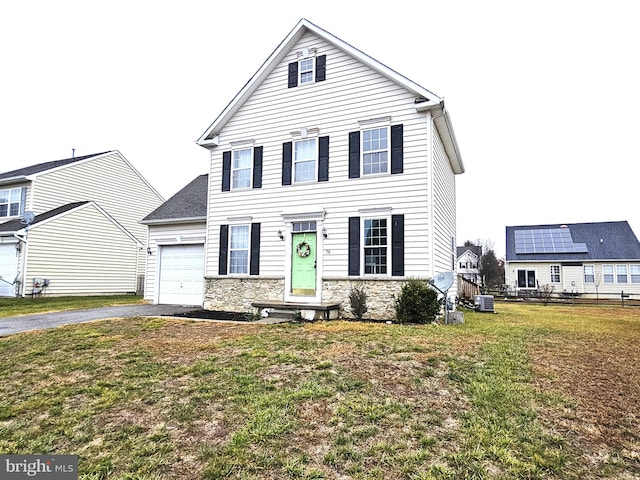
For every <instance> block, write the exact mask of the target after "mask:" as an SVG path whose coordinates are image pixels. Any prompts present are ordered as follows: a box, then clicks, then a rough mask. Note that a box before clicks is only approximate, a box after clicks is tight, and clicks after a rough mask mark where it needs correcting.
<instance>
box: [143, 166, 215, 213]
mask: <svg viewBox="0 0 640 480" xmlns="http://www.w3.org/2000/svg"><path fill="white" fill-rule="evenodd" d="M208 186H209V175H207V174H204V175H200V176H198V177H196V178H195V179H194V180H192V181H191V182H190V183H189V184H188V185H186V186H185V187H184V188H183V189H182V190H180V191H179V192H178V193H176V194H175V195H174V196H173V197H171V198H170V199H169V200H167V201H166V202H164V203H163V204H162V205H160V206H159V207H158V208H156V209H155V210H154V211H153V212H151V213H150V214H149V215H147V216H146V217H145V218H144V219H143V220H142V222H141V223H144V224H147V225H148V224H154V223H172V222H179V221H181V222H184V221H194V220H197V221H205V220H206V217H207V192H208Z"/></svg>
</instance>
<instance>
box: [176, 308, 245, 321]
mask: <svg viewBox="0 0 640 480" xmlns="http://www.w3.org/2000/svg"><path fill="white" fill-rule="evenodd" d="M171 316H172V317H183V318H201V319H205V320H233V321H235V322H248V321H250V320H249V318H248V317H247V315H246V314H245V313H239V312H225V311H222V310H193V311H190V312H184V313H176V314H173V315H171Z"/></svg>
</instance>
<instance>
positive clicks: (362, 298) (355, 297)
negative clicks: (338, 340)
mask: <svg viewBox="0 0 640 480" xmlns="http://www.w3.org/2000/svg"><path fill="white" fill-rule="evenodd" d="M349 304H350V306H351V313H352V315H353V316H354V318H355V319H356V320H362V318H363V317H364V314H365V313H367V311H368V310H369V307H367V292H365V291H364V286H363V285H360V286H354V287H351V290H349Z"/></svg>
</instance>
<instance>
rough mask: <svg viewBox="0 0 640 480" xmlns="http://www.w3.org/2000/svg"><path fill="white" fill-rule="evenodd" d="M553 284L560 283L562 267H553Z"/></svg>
mask: <svg viewBox="0 0 640 480" xmlns="http://www.w3.org/2000/svg"><path fill="white" fill-rule="evenodd" d="M550 273H551V283H560V265H551V272H550Z"/></svg>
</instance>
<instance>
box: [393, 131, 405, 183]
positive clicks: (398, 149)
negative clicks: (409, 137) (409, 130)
mask: <svg viewBox="0 0 640 480" xmlns="http://www.w3.org/2000/svg"><path fill="white" fill-rule="evenodd" d="M402 137H403V127H402V124H400V125H392V126H391V173H392V174H393V173H402V170H403V145H404V140H403V138H402Z"/></svg>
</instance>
